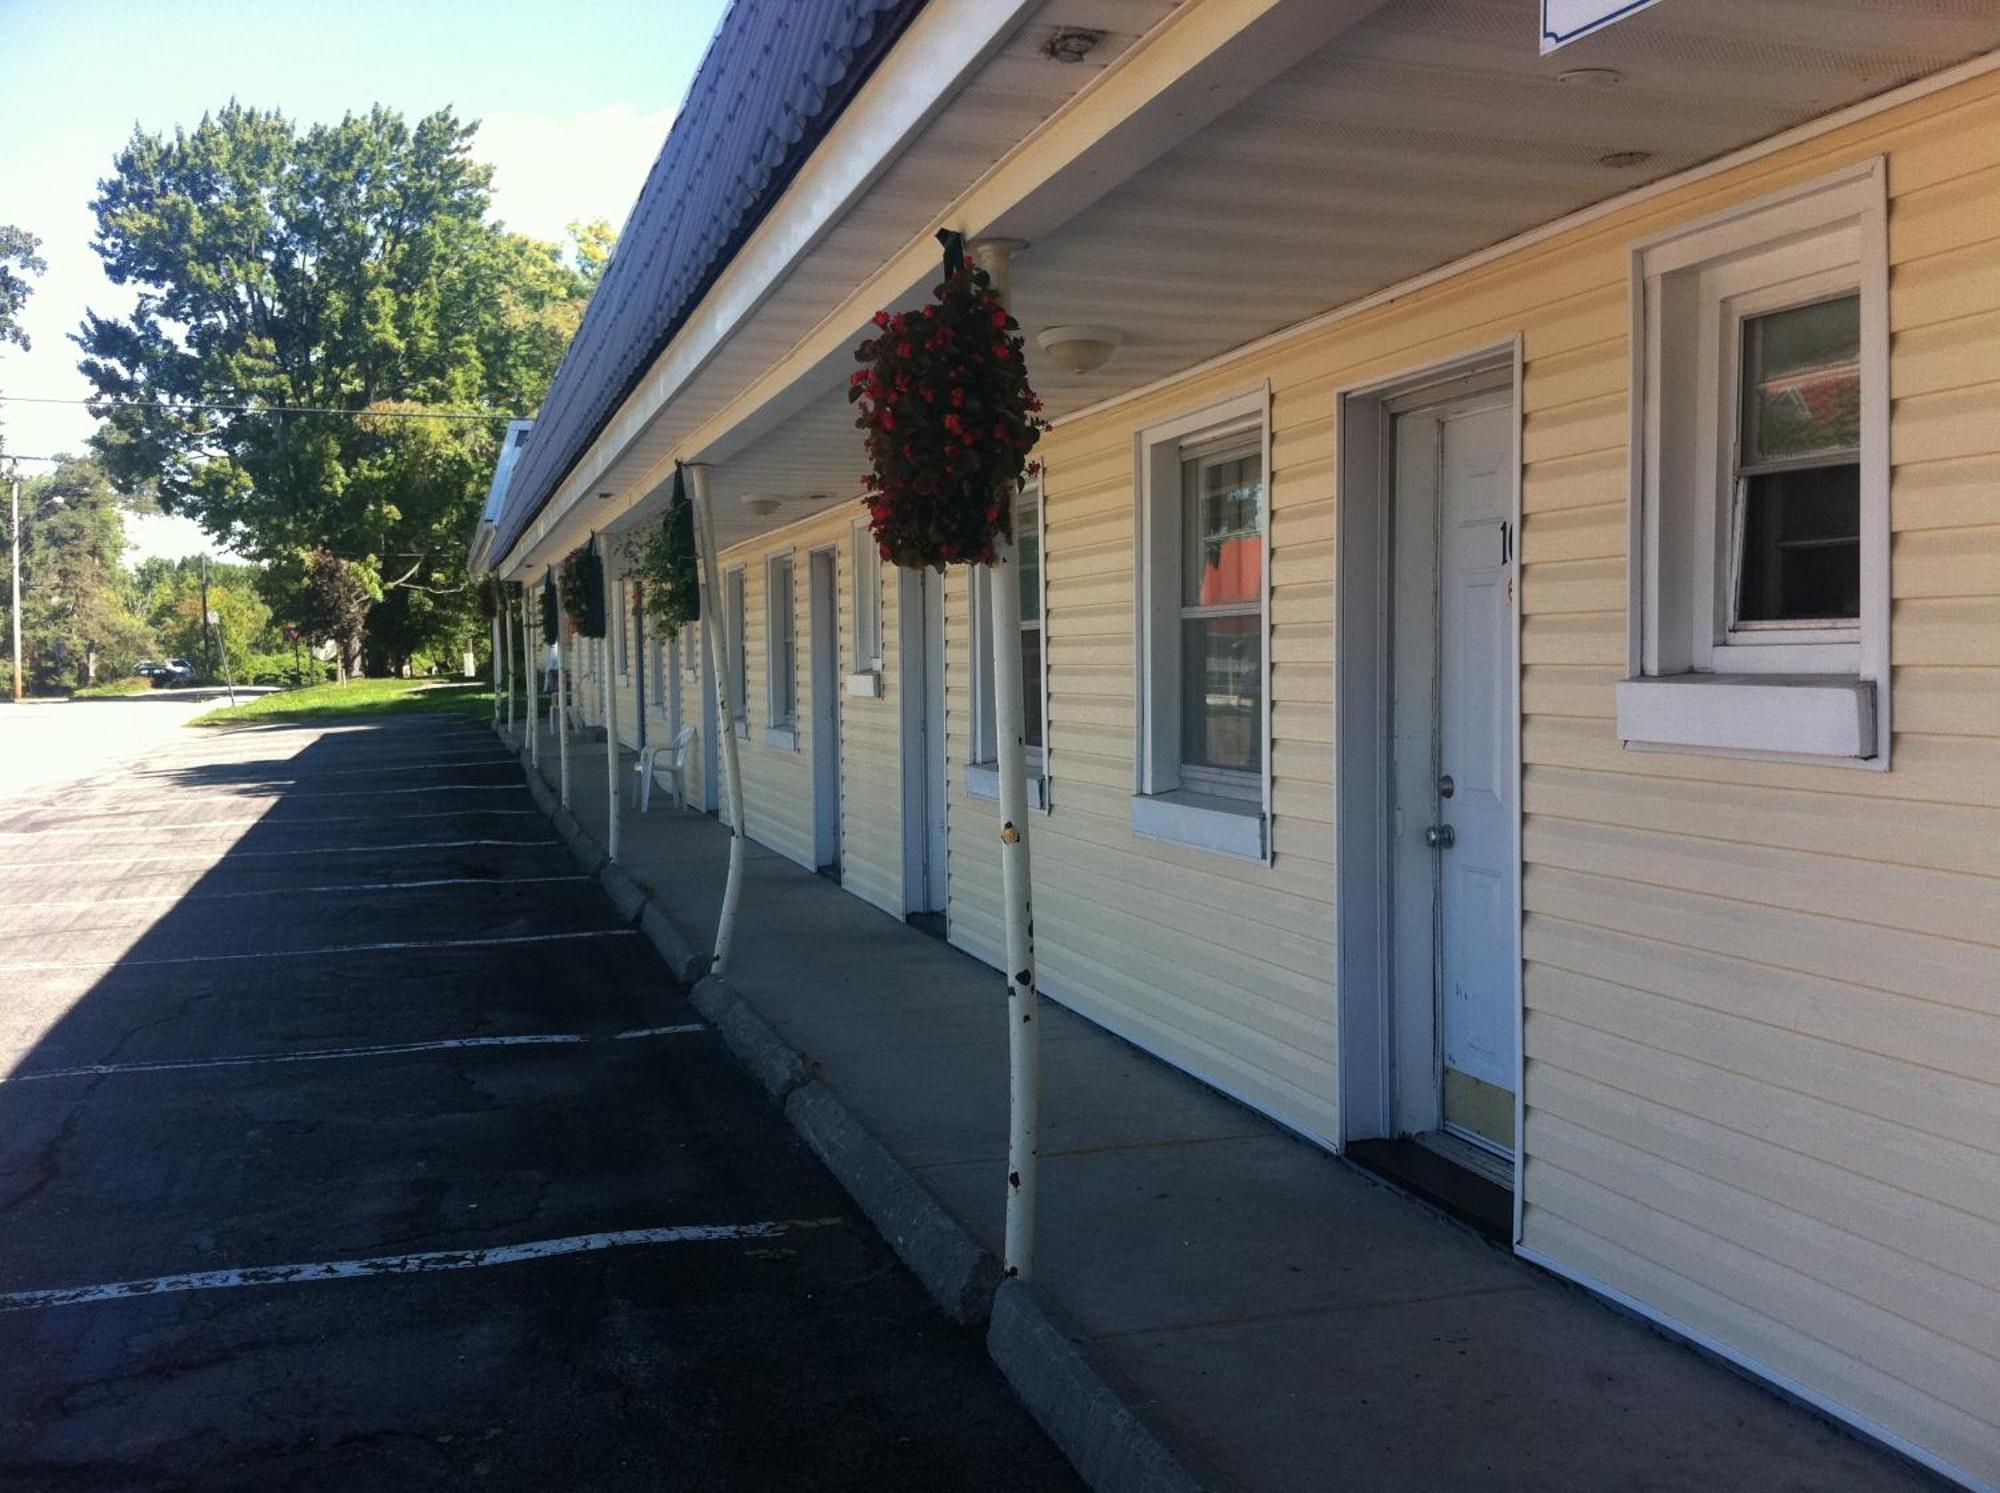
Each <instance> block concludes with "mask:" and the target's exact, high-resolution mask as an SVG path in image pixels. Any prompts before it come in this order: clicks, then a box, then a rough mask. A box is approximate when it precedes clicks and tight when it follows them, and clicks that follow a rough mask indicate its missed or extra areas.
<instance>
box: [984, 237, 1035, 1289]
mask: <svg viewBox="0 0 2000 1493" xmlns="http://www.w3.org/2000/svg"><path fill="white" fill-rule="evenodd" d="M1019 247H1020V245H1018V244H1016V243H1014V242H1011V241H1009V240H1005V239H996V240H989V241H988V242H985V243H981V244H974V245H973V246H972V250H971V252H972V254H973V256H974V258H975V259H977V261H978V263H979V267H980V268H981V269H983V270H985V271H986V273H987V274H988V276H990V277H991V278H992V281H993V290H994V293H995V294H996V295H998V296H999V297H1000V301H1001V304H1003V305H1004V304H1006V303H1007V301H1008V300H1009V298H1010V293H1011V291H1012V288H1013V287H1012V282H1011V277H1010V275H1009V260H1010V258H1011V256H1012V254H1013V251H1014V250H1015V249H1016V248H1019ZM1011 496H1012V495H1011V494H1009V495H1008V497H1009V499H1010V500H1011ZM1019 574H1020V573H1019V571H1018V570H1017V569H1016V567H1015V563H1014V544H1013V541H1012V540H1003V541H1002V542H1000V543H998V544H996V545H995V546H994V560H993V564H992V565H991V566H989V567H988V571H987V577H986V579H987V587H986V592H987V596H988V597H989V598H990V602H991V606H990V609H989V612H988V621H989V623H990V625H989V626H988V628H987V632H988V633H989V634H991V640H992V664H993V727H994V730H993V737H994V743H995V746H996V747H997V749H998V754H999V759H1000V760H999V764H998V765H999V769H1000V893H1001V901H1002V903H1003V905H1004V910H1005V914H1006V947H1007V967H1006V976H1007V1225H1006V1241H1005V1245H1004V1257H1003V1261H1002V1263H1003V1264H1004V1265H1005V1267H1006V1271H1007V1274H1009V1275H1011V1276H1014V1277H1017V1278H1018V1279H1022V1280H1025V1279H1027V1278H1028V1276H1029V1275H1030V1274H1031V1272H1032V1268H1033V1265H1034V1258H1035V1201H1036V1173H1037V1170H1038V1167H1039V1147H1040V1128H1041V1124H1040V1112H1041V1101H1042V1056H1041V1023H1040V1020H1039V1012H1038V1011H1037V1009H1036V1007H1037V1000H1036V996H1035V922H1034V901H1033V896H1032V892H1031V880H1030V877H1029V871H1028V766H1027V743H1026V740H1025V737H1026V731H1027V727H1026V722H1025V721H1024V719H1023V708H1022V695H1021V586H1020V580H1019Z"/></svg>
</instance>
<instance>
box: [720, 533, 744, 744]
mask: <svg viewBox="0 0 2000 1493" xmlns="http://www.w3.org/2000/svg"><path fill="white" fill-rule="evenodd" d="M743 582H744V574H743V571H742V569H741V568H740V567H739V568H738V569H735V570H732V571H730V572H729V573H728V574H727V575H725V576H724V577H723V580H722V589H723V607H724V609H725V615H726V618H727V623H726V625H727V627H728V629H729V635H728V642H729V649H728V653H729V659H728V664H729V724H730V728H731V729H732V730H734V731H735V732H736V734H737V735H738V736H747V735H749V733H750V705H749V693H750V671H749V668H748V660H747V653H746V650H745V645H744V639H743V624H744V621H745V617H746V608H745V606H744V600H743V597H744V588H743Z"/></svg>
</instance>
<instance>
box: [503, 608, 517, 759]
mask: <svg viewBox="0 0 2000 1493" xmlns="http://www.w3.org/2000/svg"><path fill="white" fill-rule="evenodd" d="M500 605H501V606H502V607H503V608H504V609H505V611H504V616H505V617H506V621H504V622H503V623H502V624H501V625H500V633H501V636H503V637H505V638H506V640H507V738H508V741H509V742H510V743H511V742H512V741H513V737H514V599H513V598H512V597H511V596H504V597H502V598H501V602H500Z"/></svg>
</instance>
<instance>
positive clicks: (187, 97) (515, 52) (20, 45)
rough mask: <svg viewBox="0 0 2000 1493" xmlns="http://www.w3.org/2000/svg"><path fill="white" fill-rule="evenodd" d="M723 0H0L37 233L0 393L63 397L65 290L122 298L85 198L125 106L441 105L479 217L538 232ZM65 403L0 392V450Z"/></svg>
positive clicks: (633, 173) (190, 536) (3, 199)
mask: <svg viewBox="0 0 2000 1493" xmlns="http://www.w3.org/2000/svg"><path fill="white" fill-rule="evenodd" d="M724 9H726V4H725V0H640V3H633V0H619V3H613V0H567V3H565V4H563V5H560V6H557V5H551V4H549V3H548V0H537V3H524V0H482V3H464V0H458V3H447V0H400V3H390V0H344V3H341V4H337V5H336V4H323V3H322V4H312V3H292V4H278V3H272V0H262V3H252V0H0V61H3V62H4V75H5V79H6V82H5V86H4V88H0V140H4V141H5V145H4V147H0V222H7V223H15V224H18V225H19V226H21V227H23V228H26V229H27V230H28V231H29V232H31V233H34V234H37V235H39V236H40V237H41V238H42V240H43V246H42V256H43V257H44V258H45V259H47V260H48V262H49V269H48V273H47V274H46V275H44V276H42V278H41V281H40V283H39V285H38V287H37V289H36V291H35V294H34V297H33V299H32V300H31V301H30V302H29V306H28V314H27V317H26V326H27V330H28V333H29V335H30V336H31V337H32V338H33V340H34V348H33V351H31V352H28V353H23V352H20V351H19V350H18V349H15V348H12V347H8V348H6V349H5V350H4V351H0V391H4V392H6V393H9V394H33V395H53V396H59V397H67V398H80V397H82V396H83V395H85V394H87V393H88V392H89V387H88V385H87V384H85V383H84V381H83V380H82V378H81V377H80V376H79V375H78V374H77V372H76V347H75V345H74V344H73V343H71V342H69V341H68V333H69V332H71V331H72V330H74V329H75V327H76V325H77V323H78V322H79V321H81V320H82V317H83V311H84V308H85V307H86V306H90V307H93V308H96V309H98V310H116V311H123V310H124V308H125V306H126V305H127V304H128V298H127V295H126V293H124V292H122V291H120V290H118V289H117V288H115V287H113V286H112V285H110V284H109V283H108V282H107V281H106V280H105V279H104V277H103V276H102V275H101V274H100V273H99V272H98V263H97V256H96V255H95V254H93V253H92V252H91V250H90V235H91V220H90V211H89V204H90V199H91V197H92V195H93V194H94V192H95V188H96V183H97V180H98V178H99V177H100V176H102V175H104V174H105V173H106V172H107V171H108V170H109V169H110V165H111V159H112V156H113V155H114V154H115V153H116V152H117V150H118V149H119V148H120V147H121V146H122V145H123V144H124V143H125V141H126V140H127V139H128V138H130V136H131V133H132V128H133V125H134V124H135V123H137V124H138V125H140V126H142V127H144V128H145V129H147V130H149V131H164V130H170V129H172V128H173V127H174V126H175V125H192V124H194V123H195V122H196V121H197V120H199V119H200V117H201V115H202V113H203V111H204V110H208V109H212V108H214V107H215V106H216V105H218V104H221V103H223V102H225V101H227V100H228V99H229V98H230V97H232V96H234V97H236V98H239V99H241V100H242V101H243V102H245V103H247V104H256V105H258V106H261V107H276V108H279V109H282V110H284V111H285V113H286V114H288V115H290V116H291V117H292V118H294V119H298V120H301V121H308V122H309V121H313V120H322V119H326V120H331V119H338V118H339V117H340V116H341V115H342V114H343V113H347V112H350V111H358V110H362V109H366V108H367V107H368V106H369V105H370V104H373V103H377V102H380V103H384V104H388V105H390V106H392V107H394V108H398V109H401V110H402V111H403V112H404V113H405V114H407V115H411V116H415V115H418V114H423V113H428V112H429V111H430V110H432V109H436V108H439V107H441V106H443V105H446V104H449V105H451V106H452V107H453V108H455V109H456V110H457V111H458V112H459V114H460V116H461V117H465V118H472V119H478V120H481V121H483V125H482V128H481V130H480V132H479V136H478V144H477V146H476V149H477V150H478V152H479V154H481V155H482V156H484V157H485V158H486V159H487V160H489V161H491V162H492V163H493V164H494V167H495V171H496V175H495V181H494V209H495V213H496V215H497V216H499V217H501V218H504V219H505V220H506V221H507V222H508V223H509V224H510V225H512V226H513V227H515V228H517V229H520V230H521V231H523V232H526V233H532V234H535V235H537V236H538V237H543V238H557V237H560V235H561V233H562V230H563V225H564V224H565V223H567V222H569V221H570V220H571V219H576V218H593V217H606V218H609V219H611V221H612V222H613V223H614V224H617V223H620V222H622V221H623V219H624V216H625V212H626V209H627V208H629V207H630V206H631V203H632V199H633V197H634V196H636V195H637V193H638V190H639V186H640V183H641V182H642V181H644V179H645V174H646V168H647V167H648V166H650V165H651V164H652V160H653V157H654V155H655V154H656V153H657V152H658V150H659V147H660V142H661V141H662V140H663V139H665V137H666V131H667V127H668V125H669V124H670V123H671V122H672V119H673V115H674V111H675V110H676V108H678V106H679V104H680V102H681V99H682V97H683V95H684V94H685V93H686V92H687V86H688V82H689V80H690V79H691V78H692V77H693V76H694V70H695V67H696V66H697V65H698V64H699V63H700V61H701V57H702V53H703V52H704V51H705V50H706V49H707V46H708V41H709V38H710V37H711V36H712V35H713V34H714V32H715V28H716V25H717V23H718V22H719V21H720V19H721V16H722V12H723V11H724ZM90 425H91V421H90V418H89V416H88V415H86V414H84V412H83V411H82V410H80V409H76V408H73V407H64V406H53V405H21V404H6V405H0V426H4V430H5V435H6V443H7V449H9V450H11V451H18V452H26V453H30V454H41V455H48V454H52V453H54V452H57V451H62V450H75V449H78V448H80V447H81V445H82V443H83V440H84V438H85V437H86V436H87V435H88V434H89V432H90ZM140 528H141V540H142V543H141V549H142V552H149V553H150V552H159V553H169V554H176V555H178V554H185V553H192V552H193V551H194V550H196V549H198V548H202V547H204V545H203V541H202V540H201V538H200V536H199V534H198V532H197V531H195V530H194V528H193V526H192V525H191V524H188V523H186V521H170V520H147V521H143V523H142V524H141V525H140Z"/></svg>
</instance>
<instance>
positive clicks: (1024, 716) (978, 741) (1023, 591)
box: [965, 481, 1048, 808]
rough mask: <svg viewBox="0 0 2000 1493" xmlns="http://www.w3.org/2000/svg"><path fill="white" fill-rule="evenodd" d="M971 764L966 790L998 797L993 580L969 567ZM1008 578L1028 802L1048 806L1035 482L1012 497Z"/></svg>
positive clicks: (983, 571)
mask: <svg viewBox="0 0 2000 1493" xmlns="http://www.w3.org/2000/svg"><path fill="white" fill-rule="evenodd" d="M971 574H972V584H971V587H970V588H969V589H970V593H971V598H970V599H971V606H972V627H971V629H970V637H971V640H972V678H973V700H974V705H973V719H972V760H971V761H970V762H969V763H967V764H966V769H965V787H966V791H967V792H968V793H970V794H972V795H973V796H974V797H976V798H998V797H999V796H1000V781H999V775H998V766H997V765H998V762H999V757H1000V747H999V740H1000V733H999V725H998V718H997V713H996V712H995V710H994V706H993V698H994V697H993V653H992V643H991V637H992V626H993V607H992V590H991V587H992V579H993V573H992V572H991V571H990V570H988V569H987V568H986V567H985V566H983V565H980V566H974V567H973V569H972V572H971ZM1008 574H1009V575H1011V576H1012V577H1013V580H1014V584H1015V586H1017V587H1018V588H1019V590H1020V595H1021V645H1020V646H1021V728H1022V741H1023V744H1024V747H1025V756H1026V759H1027V768H1028V802H1029V803H1030V804H1031V805H1032V806H1034V807H1036V808H1047V807H1048V792H1047V784H1046V761H1047V751H1046V742H1045V734H1046V731H1047V719H1048V709H1047V700H1048V672H1047V668H1048V664H1047V652H1046V650H1045V649H1044V647H1043V645H1042V605H1043V583H1042V490H1041V484H1040V482H1039V481H1037V482H1033V483H1031V484H1030V485H1029V486H1027V487H1024V488H1023V489H1022V490H1021V491H1020V492H1019V493H1018V494H1016V495H1015V498H1014V559H1013V563H1012V564H1011V565H1010V566H1009V567H1008Z"/></svg>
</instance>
